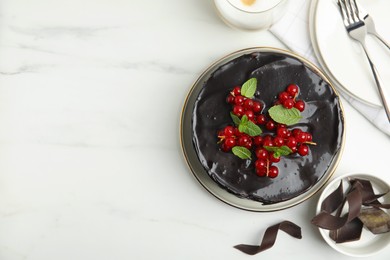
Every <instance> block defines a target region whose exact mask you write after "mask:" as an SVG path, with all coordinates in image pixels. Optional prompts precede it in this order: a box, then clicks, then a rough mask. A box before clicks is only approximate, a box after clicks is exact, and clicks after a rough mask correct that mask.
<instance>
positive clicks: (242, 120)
mask: <svg viewBox="0 0 390 260" xmlns="http://www.w3.org/2000/svg"><path fill="white" fill-rule="evenodd" d="M248 121H249V119H248V117H247V116H246V115H243V116H242V117H241V124H246V123H248Z"/></svg>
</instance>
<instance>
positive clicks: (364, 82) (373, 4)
mask: <svg viewBox="0 0 390 260" xmlns="http://www.w3.org/2000/svg"><path fill="white" fill-rule="evenodd" d="M314 2H315V3H313V4H312V6H313V5H315V7H314V10H311V11H312V13H313V12H314V13H315V15H312V16H311V18H312V19H311V20H310V27H311V28H310V33H311V36H312V40H313V38H314V41H313V45H314V47H315V48H314V50H315V52H316V55H317V56H318V57H319V61H320V63H321V65H322V66H323V67H324V68H325V70H327V72H328V73H329V74H331V77H332V78H334V79H335V80H336V81H337V82H338V83H339V84H340V86H341V87H342V88H343V90H344V91H346V92H348V93H349V94H350V95H352V96H354V97H355V98H358V99H360V100H362V101H365V102H367V103H369V104H374V105H380V106H381V102H380V98H379V94H378V91H377V88H376V85H375V81H374V78H373V75H372V72H371V69H370V66H369V64H368V62H367V58H366V56H365V54H364V52H363V49H362V48H361V46H360V45H359V43H358V42H356V41H354V40H353V39H351V38H350V37H349V36H348V33H347V31H346V30H345V27H344V24H343V22H342V18H341V15H340V12H339V9H338V6H337V1H336V0H331V1H329V0H316V1H314ZM359 2H360V3H361V5H362V6H364V7H365V9H366V10H367V11H368V12H369V13H370V15H371V16H372V17H373V18H374V20H375V23H376V27H377V30H378V31H379V32H380V33H381V34H382V36H383V37H384V38H385V39H387V40H388V41H390V31H389V30H387V28H386V26H387V25H388V24H389V22H390V16H389V15H388V12H387V11H386V10H389V8H390V1H369V0H360V1H359ZM367 46H368V48H369V51H370V53H371V55H372V57H373V61H374V63H375V65H376V67H377V69H378V71H379V74H380V76H381V78H382V81H383V85H384V88H385V89H386V90H387V92H388V93H389V92H390V70H389V68H390V50H388V49H387V48H386V47H384V46H383V45H381V44H380V42H379V40H377V39H376V38H374V37H372V36H370V35H369V36H367Z"/></svg>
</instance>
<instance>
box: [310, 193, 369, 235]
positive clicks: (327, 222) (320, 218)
mask: <svg viewBox="0 0 390 260" xmlns="http://www.w3.org/2000/svg"><path fill="white" fill-rule="evenodd" d="M356 186H357V185H354V187H353V188H352V189H351V191H350V192H349V193H348V194H347V196H346V200H347V202H348V205H349V210H348V213H347V214H346V215H344V216H343V217H339V216H334V215H332V214H331V213H332V212H327V211H325V210H322V211H321V212H320V213H319V214H318V215H317V216H315V217H314V218H313V219H312V221H311V223H312V224H314V225H316V226H318V227H320V228H323V229H329V230H333V229H339V228H341V227H343V226H344V225H345V224H347V223H348V222H350V221H351V220H353V219H354V218H356V217H357V216H359V213H360V209H361V207H362V195H361V192H360V189H359V188H357V187H356ZM342 205H343V204H342ZM339 206H341V205H337V207H336V206H333V207H332V208H338V207H339Z"/></svg>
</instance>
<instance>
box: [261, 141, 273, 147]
mask: <svg viewBox="0 0 390 260" xmlns="http://www.w3.org/2000/svg"><path fill="white" fill-rule="evenodd" d="M263 146H271V147H272V146H275V145H274V141H273V140H272V139H271V140H263Z"/></svg>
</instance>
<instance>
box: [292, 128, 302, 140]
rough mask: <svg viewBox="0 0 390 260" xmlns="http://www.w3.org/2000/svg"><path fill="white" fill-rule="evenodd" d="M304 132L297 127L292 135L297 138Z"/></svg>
mask: <svg viewBox="0 0 390 260" xmlns="http://www.w3.org/2000/svg"><path fill="white" fill-rule="evenodd" d="M301 132H302V130H301V129H299V128H295V129H293V130H292V135H293V136H294V137H295V138H296V137H297V136H298V135H299V134H300V133H301Z"/></svg>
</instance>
